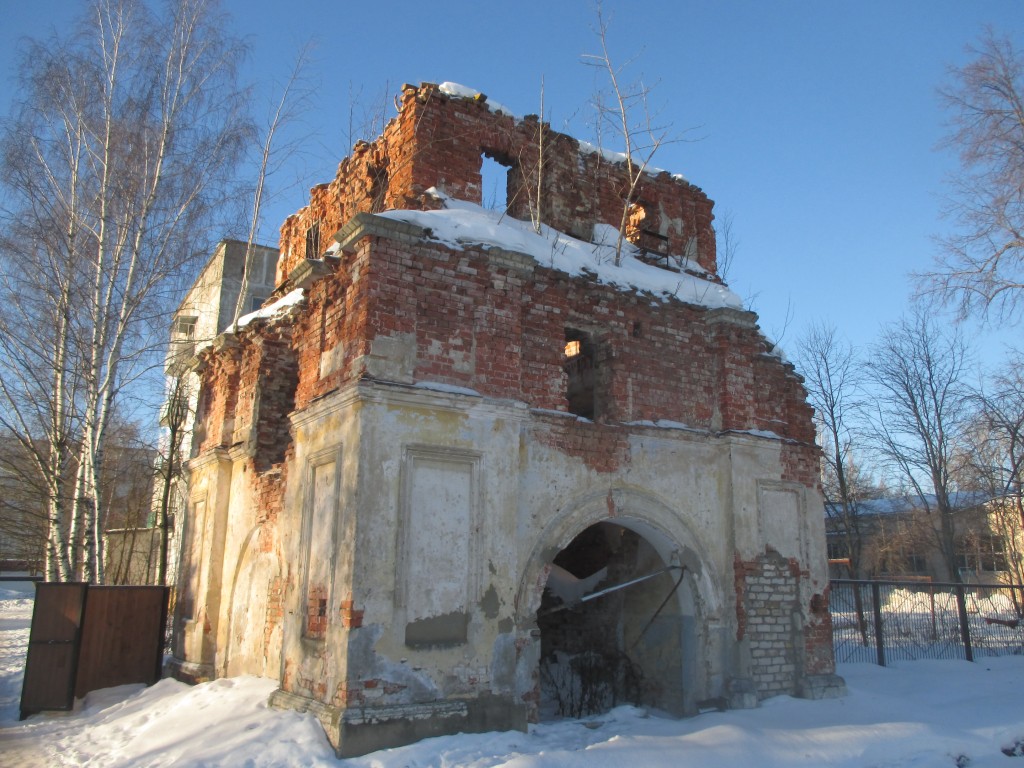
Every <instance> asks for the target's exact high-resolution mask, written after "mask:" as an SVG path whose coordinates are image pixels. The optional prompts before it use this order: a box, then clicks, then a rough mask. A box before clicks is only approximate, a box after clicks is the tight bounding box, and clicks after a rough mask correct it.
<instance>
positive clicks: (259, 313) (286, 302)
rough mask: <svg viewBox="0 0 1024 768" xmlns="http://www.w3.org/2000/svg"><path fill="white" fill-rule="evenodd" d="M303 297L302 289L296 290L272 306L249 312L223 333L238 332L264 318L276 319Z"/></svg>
mask: <svg viewBox="0 0 1024 768" xmlns="http://www.w3.org/2000/svg"><path fill="white" fill-rule="evenodd" d="M304 295H305V294H304V292H303V289H302V288H296V289H295V290H294V291H292V292H291V293H287V294H285V295H284V296H282V297H281V298H280V299H278V300H277V301H275V302H274V303H273V304H268V305H267V306H265V307H260V308H259V309H257V310H256V311H255V312H250V313H249V314H248V315H242V316H241V317H240V318H238V322H237V323H235V324H234V325H232V326H229V327H228V329H227V330H226V331H224V333H234V332H235V331H239V330H241V329H242V328H245V326H247V325H249V323H251V322H253V321H254V320H263V319H265V318H271V317H276V316H277V315H280V314H283V313H284V312H285V311H286V310H288V309H290V308H291V307H293V306H295V305H296V304H298V303H299V302H300V301H302V298H303V296H304Z"/></svg>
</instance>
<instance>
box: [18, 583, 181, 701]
mask: <svg viewBox="0 0 1024 768" xmlns="http://www.w3.org/2000/svg"><path fill="white" fill-rule="evenodd" d="M169 592H170V589H169V588H168V587H100V586H92V585H89V584H80V583H67V584H62V583H54V582H45V583H40V584H37V585H36V599H35V606H34V608H33V611H32V629H31V631H30V633H29V641H28V658H27V659H26V662H25V680H24V683H23V684H22V689H21V718H22V719H25V718H26V717H28V716H29V715H32V714H35V713H36V712H40V711H42V710H44V709H65V710H66V709H71V708H72V707H73V706H74V701H75V697H76V696H77V697H79V698H80V697H82V696H84V695H85V694H87V693H89V691H95V690H97V689H99V688H109V687H111V686H115V685H125V684H127V683H145V684H146V685H152V684H153V683H155V682H156V681H157V680H159V679H160V670H161V667H162V663H163V648H164V630H165V628H166V625H167V597H168V594H169Z"/></svg>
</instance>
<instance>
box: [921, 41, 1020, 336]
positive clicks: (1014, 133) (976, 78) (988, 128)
mask: <svg viewBox="0 0 1024 768" xmlns="http://www.w3.org/2000/svg"><path fill="white" fill-rule="evenodd" d="M970 52H971V53H972V55H973V56H974V59H973V60H972V61H971V62H969V63H968V64H966V65H965V66H964V67H962V68H960V69H954V70H952V72H951V82H950V84H949V85H948V86H947V87H945V88H944V89H943V90H942V91H941V96H942V99H943V101H944V102H945V103H946V105H947V107H948V108H949V109H950V111H951V113H952V118H951V121H950V129H951V130H950V133H949V136H948V137H947V138H946V141H945V146H947V147H950V148H952V149H954V150H956V151H957V152H958V153H959V155H960V171H959V172H958V173H956V174H955V175H954V176H952V178H951V179H950V182H949V183H950V186H951V192H952V195H951V201H950V204H949V209H948V214H949V217H950V219H951V220H952V221H953V223H954V225H955V226H956V231H955V232H954V233H953V234H951V235H949V236H948V237H946V238H944V239H943V241H942V246H943V250H942V255H941V256H940V258H939V260H938V263H937V264H936V267H935V269H934V270H932V271H931V272H927V273H925V274H923V275H920V276H919V278H920V284H921V288H922V291H923V292H925V293H935V294H937V295H939V296H940V297H942V299H943V300H945V301H946V302H948V303H951V304H954V305H956V306H957V308H958V310H959V313H960V315H961V316H962V317H967V316H969V315H972V314H976V313H977V314H980V315H983V316H989V317H994V318H996V319H999V320H1002V321H1007V322H1010V323H1015V322H1017V321H1019V319H1020V316H1019V315H1018V314H1017V310H1018V309H1019V308H1020V307H1021V304H1022V300H1024V53H1022V52H1021V51H1019V50H1017V49H1015V48H1014V45H1013V43H1012V42H1011V40H1010V38H1008V37H999V36H997V35H996V34H995V33H994V32H993V31H992V30H988V31H987V32H986V33H985V34H984V35H983V36H982V38H981V41H980V43H979V45H978V46H977V47H975V48H971V49H970Z"/></svg>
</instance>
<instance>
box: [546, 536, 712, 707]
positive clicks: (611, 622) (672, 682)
mask: <svg viewBox="0 0 1024 768" xmlns="http://www.w3.org/2000/svg"><path fill="white" fill-rule="evenodd" d="M646 528H647V527H646V526H641V525H637V526H631V525H629V522H628V521H624V520H621V519H618V520H616V522H611V521H608V520H604V521H601V522H597V523H594V524H592V525H590V526H589V527H587V528H585V529H584V530H582V531H581V532H580V533H578V534H577V535H576V536H575V537H574V538H573V539H572V540H571V541H570V542H569V543H568V545H566V546H565V547H564V548H563V549H561V550H560V551H559V552H558V553H557V554H556V555H555V556H554V558H553V560H552V561H551V564H550V569H549V574H548V578H547V582H546V585H545V588H544V591H543V593H542V595H541V601H540V607H539V608H538V610H537V614H536V616H537V628H538V629H539V630H540V663H539V687H540V711H539V715H540V717H541V719H551V718H555V717H581V716H585V715H589V714H595V713H599V712H603V711H607V710H608V709H610V708H612V707H614V706H617V705H619V704H627V703H628V704H636V705H641V706H648V707H652V708H656V709H659V710H663V711H666V712H668V713H671V714H675V715H682V714H684V713H685V712H686V711H687V709H688V706H687V695H686V691H684V688H685V687H686V682H687V681H689V680H692V677H693V669H692V667H693V664H694V648H693V646H694V637H693V633H694V629H695V622H694V610H693V600H692V593H691V588H690V584H689V583H687V579H686V569H685V568H684V567H683V566H682V565H681V564H680V563H679V562H678V558H677V557H672V556H669V557H668V558H666V556H665V554H664V553H665V550H666V548H665V546H664V544H665V542H658V543H659V544H661V545H662V546H658V547H656V546H655V545H654V544H652V542H651V541H649V540H648V538H645V536H644V535H643V533H641V531H643V532H644V533H651V531H650V530H649V529H647V530H644V529H646ZM688 666H689V667H690V668H689V669H687V667H688ZM689 693H690V694H691V697H692V691H690V692H689Z"/></svg>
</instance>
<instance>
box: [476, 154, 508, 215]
mask: <svg viewBox="0 0 1024 768" xmlns="http://www.w3.org/2000/svg"><path fill="white" fill-rule="evenodd" d="M511 169H512V166H511V164H506V163H502V162H501V161H500V160H497V159H496V158H494V157H491V156H490V155H488V154H486V153H484V154H481V155H480V205H481V207H483V208H486V209H487V210H490V211H502V212H504V211H507V210H508V205H509V199H508V174H509V171H510V170H511Z"/></svg>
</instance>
